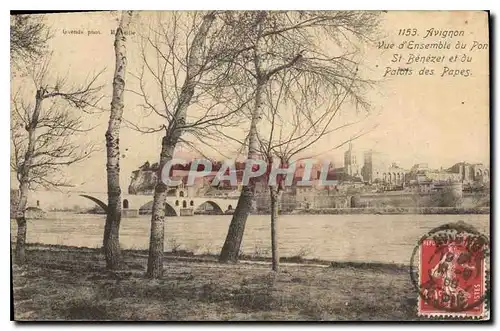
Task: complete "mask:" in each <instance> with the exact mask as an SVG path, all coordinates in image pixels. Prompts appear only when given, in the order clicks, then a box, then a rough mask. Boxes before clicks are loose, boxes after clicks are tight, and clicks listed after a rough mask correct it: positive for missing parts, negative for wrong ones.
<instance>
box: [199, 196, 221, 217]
mask: <svg viewBox="0 0 500 331" xmlns="http://www.w3.org/2000/svg"><path fill="white" fill-rule="evenodd" d="M207 205H208V206H210V208H211V209H212V210H213V213H214V214H216V215H223V214H224V210H222V208H221V206H220V205H219V204H218V203H217V202H214V201H212V200H207V201H204V202H202V203H200V204H199V205H198V206H196V207H195V210H200V208H206V206H207ZM205 210H206V209H205Z"/></svg>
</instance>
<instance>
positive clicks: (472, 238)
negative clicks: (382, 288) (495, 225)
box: [410, 222, 489, 319]
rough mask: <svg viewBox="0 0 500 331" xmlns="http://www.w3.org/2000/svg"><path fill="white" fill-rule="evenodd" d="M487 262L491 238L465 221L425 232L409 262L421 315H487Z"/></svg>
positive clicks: (482, 317)
mask: <svg viewBox="0 0 500 331" xmlns="http://www.w3.org/2000/svg"><path fill="white" fill-rule="evenodd" d="M487 261H489V240H488V237H487V236H485V235H484V234H481V233H480V232H479V231H477V230H476V229H475V228H474V227H472V226H470V225H467V224H466V223H464V222H458V223H450V224H445V225H443V226H440V227H437V228H435V229H433V230H431V231H429V232H428V233H427V234H425V235H424V236H423V237H422V238H420V240H419V241H418V245H417V246H416V247H415V249H414V250H413V254H412V257H411V261H410V271H411V272H410V274H411V279H412V283H413V286H414V287H415V290H416V291H417V293H418V307H417V309H418V315H419V316H427V317H445V318H446V317H450V318H478V319H484V318H486V317H487V316H488V310H487V305H486V299H487V298H488V293H489V292H488V288H487V271H488V270H487V268H488V266H489V262H487ZM488 269H489V268H488Z"/></svg>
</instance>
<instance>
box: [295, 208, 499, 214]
mask: <svg viewBox="0 0 500 331" xmlns="http://www.w3.org/2000/svg"><path fill="white" fill-rule="evenodd" d="M489 213H490V208H489V207H475V208H465V207H385V208H322V209H298V210H294V211H293V212H292V213H291V214H298V215H357V214H375V215H403V214H408V215H417V214H418V215H469V214H475V215H477V214H481V215H483V214H489Z"/></svg>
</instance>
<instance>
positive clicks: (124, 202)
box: [123, 199, 129, 209]
mask: <svg viewBox="0 0 500 331" xmlns="http://www.w3.org/2000/svg"><path fill="white" fill-rule="evenodd" d="M128 208H129V203H128V199H123V209H128Z"/></svg>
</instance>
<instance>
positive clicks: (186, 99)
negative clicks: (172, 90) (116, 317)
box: [147, 12, 215, 278]
mask: <svg viewBox="0 0 500 331" xmlns="http://www.w3.org/2000/svg"><path fill="white" fill-rule="evenodd" d="M214 20H215V13H214V12H211V13H208V14H207V15H205V16H204V17H203V22H202V23H201V25H200V28H199V29H198V31H197V32H196V35H195V37H194V38H193V41H192V43H191V47H190V52H189V58H188V63H187V73H186V79H185V80H184V84H183V85H182V88H181V91H180V94H179V99H178V101H177V105H176V110H175V112H174V118H173V119H172V121H171V122H170V123H169V126H168V129H167V132H166V134H165V136H164V137H163V139H162V144H161V145H162V148H161V152H160V164H159V165H160V166H159V170H158V171H159V173H158V183H157V184H156V186H155V193H154V198H153V210H152V215H151V233H150V237H149V257H148V268H147V276H148V277H150V278H160V277H161V276H162V275H163V250H164V241H165V203H166V198H167V188H168V187H167V186H166V185H165V183H163V182H162V180H161V171H162V169H163V167H164V166H165V164H166V163H167V162H168V161H170V160H171V159H172V157H173V154H174V151H175V147H176V145H177V143H178V142H179V139H180V137H181V135H182V130H183V127H184V125H185V123H186V116H187V110H188V107H189V104H190V103H191V99H192V98H193V95H194V90H195V87H196V79H197V76H198V75H199V74H201V71H202V62H203V59H202V56H203V45H204V43H205V40H206V39H207V35H208V32H209V30H210V27H211V25H212V23H213V21H214Z"/></svg>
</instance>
